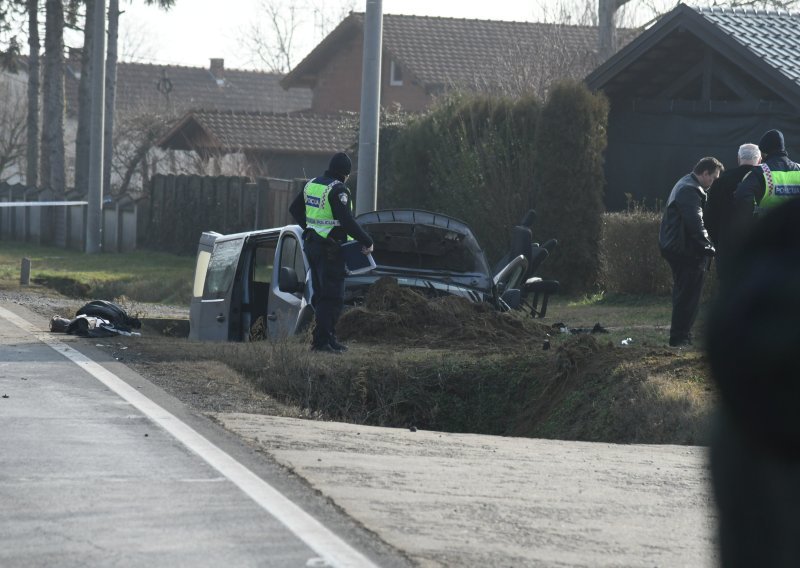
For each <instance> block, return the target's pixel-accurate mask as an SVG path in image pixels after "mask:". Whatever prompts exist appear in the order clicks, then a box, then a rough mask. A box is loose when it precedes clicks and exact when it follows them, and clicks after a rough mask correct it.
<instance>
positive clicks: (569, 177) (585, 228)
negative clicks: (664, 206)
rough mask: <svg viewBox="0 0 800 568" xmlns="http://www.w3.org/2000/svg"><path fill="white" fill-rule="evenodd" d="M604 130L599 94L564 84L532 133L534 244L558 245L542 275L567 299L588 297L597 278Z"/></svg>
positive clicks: (605, 119) (605, 121)
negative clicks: (553, 242) (584, 294)
mask: <svg viewBox="0 0 800 568" xmlns="http://www.w3.org/2000/svg"><path fill="white" fill-rule="evenodd" d="M607 124H608V101H607V99H606V98H605V97H604V96H603V95H602V94H599V95H596V94H592V93H591V92H590V91H589V90H588V89H587V88H586V86H585V85H583V84H582V83H577V82H564V83H560V84H557V85H555V86H554V87H553V89H552V90H551V91H550V93H549V96H548V98H547V102H546V103H545V104H544V106H543V108H542V112H541V116H540V117H539V123H538V126H537V129H536V137H535V143H534V152H533V156H534V162H535V170H536V177H535V181H536V183H535V187H534V208H535V209H536V212H537V214H538V216H537V219H536V224H535V226H534V238H535V239H538V240H541V241H544V240H547V239H549V238H556V239H558V242H559V244H558V247H557V248H556V250H555V252H554V254H553V255H551V256H550V257H549V258H548V260H547V262H546V263H545V264H544V265H543V273H544V274H545V275H547V276H551V277H553V278H556V279H558V280H560V281H561V286H562V290H563V291H565V292H567V293H575V292H588V291H591V290H592V289H593V288H594V287H595V286H596V285H597V283H598V279H599V275H600V236H601V230H602V213H603V209H604V207H603V185H604V183H605V176H604V173H603V151H604V150H605V148H606V143H607V138H606V128H607Z"/></svg>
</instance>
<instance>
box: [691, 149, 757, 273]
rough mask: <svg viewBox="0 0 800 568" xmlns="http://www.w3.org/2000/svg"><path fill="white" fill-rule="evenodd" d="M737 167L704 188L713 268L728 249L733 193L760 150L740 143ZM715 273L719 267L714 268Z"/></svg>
mask: <svg viewBox="0 0 800 568" xmlns="http://www.w3.org/2000/svg"><path fill="white" fill-rule="evenodd" d="M738 161H739V167H736V168H732V169H730V170H725V172H723V173H722V175H721V176H719V178H718V179H717V181H715V182H714V184H713V185H712V186H711V188H710V189H709V190H708V203H706V210H705V214H704V216H703V220H704V221H705V224H706V229H707V230H708V235H709V237H710V238H711V241H712V242H713V243H714V247H715V248H716V249H717V257H716V259H717V269H719V267H720V264H724V263H725V260H726V258H727V255H728V254H729V252H730V245H731V239H732V238H733V237H734V236H735V234H734V229H733V225H734V216H735V211H736V209H735V202H734V198H733V193H734V192H735V191H736V186H738V185H739V182H740V181H742V178H744V176H746V175H747V173H748V172H749V171H750V170H752V169H753V166H757V165H758V164H760V163H761V150H759V149H758V146H757V145H756V144H750V143H748V144H742V145H741V146H739V152H738ZM718 274H719V270H718Z"/></svg>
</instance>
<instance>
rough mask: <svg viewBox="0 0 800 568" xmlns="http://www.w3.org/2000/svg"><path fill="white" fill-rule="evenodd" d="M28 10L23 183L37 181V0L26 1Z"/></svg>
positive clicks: (39, 45)
mask: <svg viewBox="0 0 800 568" xmlns="http://www.w3.org/2000/svg"><path fill="white" fill-rule="evenodd" d="M26 7H27V10H28V108H27V117H26V151H25V156H26V160H25V162H26V164H25V168H26V171H25V183H27V184H28V186H36V185H38V181H39V50H40V49H41V44H40V42H39V0H26Z"/></svg>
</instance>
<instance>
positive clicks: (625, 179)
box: [586, 4, 800, 209]
mask: <svg viewBox="0 0 800 568" xmlns="http://www.w3.org/2000/svg"><path fill="white" fill-rule="evenodd" d="M798 54H800V14H790V13H787V12H775V11H763V10H762V11H755V10H752V9H747V10H744V9H730V8H728V9H720V8H709V9H696V8H691V7H689V6H686V5H683V4H681V5H679V6H678V7H676V8H675V9H674V10H672V11H671V12H669V13H668V14H666V15H664V16H663V17H662V18H661V19H660V20H659V21H658V22H657V23H656V24H655V25H653V26H652V27H651V28H649V29H647V30H646V31H645V32H643V33H642V34H641V35H640V36H639V37H637V38H636V39H635V40H633V41H632V42H630V43H629V44H628V45H627V46H625V47H624V48H623V49H621V50H620V51H619V52H618V53H617V54H616V55H614V56H613V57H611V58H610V59H609V60H608V61H606V62H605V63H604V64H602V65H601V66H599V67H598V68H597V69H595V70H594V71H593V72H592V73H591V74H590V75H589V76H588V77H587V78H586V82H587V84H588V85H589V87H590V88H592V89H594V90H600V91H603V92H605V93H606V95H607V96H608V98H609V100H610V103H611V112H610V115H609V129H608V150H607V153H606V181H607V188H606V204H607V206H608V208H609V209H622V208H624V207H625V206H626V204H627V203H628V202H629V201H630V200H633V201H637V202H642V201H644V202H645V203H646V204H648V205H650V206H654V205H657V204H659V203H663V201H664V200H665V199H666V197H667V195H668V194H669V191H670V189H671V188H672V185H673V184H674V183H675V181H676V180H677V179H678V178H679V177H681V176H682V175H685V174H686V173H687V172H689V171H690V170H691V168H692V166H694V164H695V163H696V162H697V161H698V160H699V159H700V158H702V157H703V156H715V157H717V158H719V159H720V160H722V162H723V163H724V164H725V166H726V167H735V166H736V152H737V149H738V147H739V146H740V145H741V144H743V143H746V142H754V143H757V142H758V140H759V138H760V137H761V135H762V134H763V133H764V132H765V131H766V130H768V129H771V128H778V129H780V130H782V131H783V132H784V134H785V136H786V143H787V150H788V151H789V155H790V156H793V157H794V158H798V157H800V58H798Z"/></svg>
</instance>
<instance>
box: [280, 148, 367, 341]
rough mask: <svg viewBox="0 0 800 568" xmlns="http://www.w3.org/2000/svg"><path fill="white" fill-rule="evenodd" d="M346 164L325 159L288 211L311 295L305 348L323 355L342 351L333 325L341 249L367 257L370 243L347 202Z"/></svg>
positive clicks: (340, 289) (340, 287)
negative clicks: (356, 247) (298, 231)
mask: <svg viewBox="0 0 800 568" xmlns="http://www.w3.org/2000/svg"><path fill="white" fill-rule="evenodd" d="M351 167H352V164H351V162H350V158H349V157H348V156H347V154H344V153H341V152H340V153H337V154H334V156H333V157H332V158H331V161H330V164H329V165H328V169H327V170H326V171H325V174H324V175H322V176H320V177H316V178H314V179H312V180H311V181H309V182H308V183H307V184H306V185H305V187H304V188H303V191H301V192H300V194H299V195H298V196H297V197H296V198H295V200H294V201H293V202H292V204H291V205H290V206H289V213H291V214H292V217H294V219H295V221H297V224H298V225H300V226H301V227H303V229H304V231H303V250H304V251H305V253H306V257H307V258H308V263H309V265H310V268H311V285H312V287H313V289H314V293H313V295H312V297H311V305H312V306H313V307H314V319H315V321H316V325H315V326H314V334H313V339H312V343H311V349H312V350H314V351H322V352H328V353H340V352H342V351H347V347H345V346H344V345H342V344H341V343H339V342H338V340H337V339H336V322H337V321H339V316H340V315H341V313H342V307H343V303H344V277H345V265H344V255H343V254H342V250H341V245H342V244H343V243H345V242H346V241H347V240H348V236H349V237H352V238H354V239H355V240H357V241H358V242H360V243H361V245H362V252H363V253H364V254H369V253H371V252H372V239H371V238H370V236H369V235H368V234H367V233H366V232H364V229H362V228H361V227H360V226H359V224H358V223H356V221H355V219H354V218H353V214H352V211H351V208H352V206H353V200H352V197H351V196H350V190H349V189H348V188H347V186H346V185H345V184H344V182H345V181H346V180H347V178H348V176H349V175H350V169H351Z"/></svg>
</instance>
